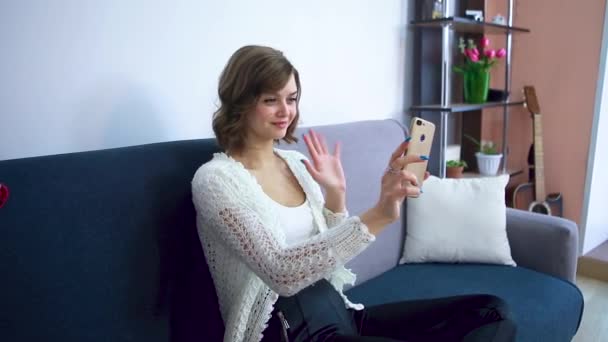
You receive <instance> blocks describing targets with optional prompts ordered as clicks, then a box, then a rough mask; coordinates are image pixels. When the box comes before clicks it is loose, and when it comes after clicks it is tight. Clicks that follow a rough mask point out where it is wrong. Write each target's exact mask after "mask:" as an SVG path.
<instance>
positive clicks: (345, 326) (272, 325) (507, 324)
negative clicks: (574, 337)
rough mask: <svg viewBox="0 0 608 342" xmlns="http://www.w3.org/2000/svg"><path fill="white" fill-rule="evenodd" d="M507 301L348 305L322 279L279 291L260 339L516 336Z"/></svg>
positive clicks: (477, 298)
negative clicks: (287, 293)
mask: <svg viewBox="0 0 608 342" xmlns="http://www.w3.org/2000/svg"><path fill="white" fill-rule="evenodd" d="M515 331H516V328H515V325H514V323H513V321H512V320H511V319H510V318H509V313H508V310H507V308H506V304H505V303H504V302H503V301H502V300H501V299H500V298H498V297H495V296H491V295H467V296H455V297H445V298H437V299H428V300H411V301H401V302H394V303H387V304H382V305H376V306H371V307H366V308H365V309H364V310H362V311H355V310H350V309H346V308H345V306H344V301H343V299H342V298H341V297H340V295H339V294H338V292H337V291H336V290H335V289H334V288H333V286H332V285H331V284H330V283H329V282H327V281H326V280H321V281H319V282H317V283H315V284H313V285H311V286H309V287H307V288H305V289H303V290H302V291H300V292H299V293H297V294H296V295H294V296H291V297H279V300H278V301H277V303H276V304H275V309H274V311H273V313H272V318H271V320H270V322H269V326H268V328H266V330H265V331H264V338H263V340H262V341H264V342H268V341H290V342H299V341H334V342H351V341H352V342H354V341H370V342H372V341H378V342H379V341H484V342H485V341H514V340H515Z"/></svg>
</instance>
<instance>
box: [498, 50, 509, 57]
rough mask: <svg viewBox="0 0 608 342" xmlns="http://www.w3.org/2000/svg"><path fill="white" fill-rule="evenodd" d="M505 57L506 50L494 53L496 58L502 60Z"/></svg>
mask: <svg viewBox="0 0 608 342" xmlns="http://www.w3.org/2000/svg"><path fill="white" fill-rule="evenodd" d="M506 55H507V50H505V49H500V50H498V51H496V58H503V57H504V56H506Z"/></svg>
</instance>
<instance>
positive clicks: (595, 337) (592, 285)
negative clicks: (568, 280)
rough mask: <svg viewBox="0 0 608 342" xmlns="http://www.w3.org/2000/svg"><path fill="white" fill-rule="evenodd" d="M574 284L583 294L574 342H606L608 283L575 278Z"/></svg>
mask: <svg viewBox="0 0 608 342" xmlns="http://www.w3.org/2000/svg"><path fill="white" fill-rule="evenodd" d="M576 283H577V285H578V287H579V288H580V289H581V291H582V292H583V297H584V298H585V309H584V312H583V320H582V322H581V326H580V328H579V330H578V333H577V334H576V336H574V339H573V340H572V341H574V342H605V341H608V282H603V281H600V280H596V279H593V278H589V277H585V276H581V275H579V276H577V277H576Z"/></svg>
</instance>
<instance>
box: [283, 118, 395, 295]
mask: <svg viewBox="0 0 608 342" xmlns="http://www.w3.org/2000/svg"><path fill="white" fill-rule="evenodd" d="M314 129H315V130H316V131H318V132H320V133H321V134H323V135H324V136H325V137H327V140H328V144H329V145H330V149H331V151H332V152H333V148H334V147H333V146H334V143H335V142H336V141H339V142H341V144H342V165H343V167H344V173H345V175H346V181H347V184H346V189H347V193H346V196H347V199H346V203H347V208H348V211H349V213H350V214H351V215H358V214H361V213H363V212H364V211H365V210H367V209H369V208H371V207H372V206H373V205H375V204H376V201H377V200H378V198H379V197H380V179H381V177H382V175H383V173H384V171H385V170H386V168H387V166H388V161H389V158H390V156H391V154H392V153H393V151H394V150H395V148H397V146H398V145H399V144H400V143H401V142H403V140H404V139H405V137H406V135H405V134H406V131H405V130H404V128H403V126H401V124H399V123H398V122H397V121H394V120H373V121H359V122H351V123H345V124H338V125H328V126H319V127H315V128H314ZM305 131H306V128H303V129H301V130H298V136H300V137H301V135H302V133H304V132H305ZM279 147H280V148H286V149H287V148H289V147H288V146H285V144H282V145H280V146H279ZM293 148H294V149H296V150H298V151H300V152H302V153H304V154H305V155H308V151H307V150H306V146H305V144H304V140H302V139H300V141H299V142H298V143H297V144H296V145H295V146H293ZM403 222H405V220H404V217H402V218H401V219H400V220H399V221H397V222H395V223H393V224H392V225H390V226H389V227H387V228H386V229H385V230H384V231H383V232H382V234H380V235H379V236H378V237H377V239H376V242H375V243H373V244H371V245H370V247H369V248H367V249H366V250H364V251H363V253H361V254H359V255H358V256H357V257H356V258H355V259H353V260H352V261H351V262H350V263H348V264H347V267H348V268H351V269H352V270H353V272H354V273H355V274H357V283H356V284H357V285H358V284H361V283H363V282H365V281H367V280H368V279H371V278H374V277H375V276H378V275H380V274H382V273H384V272H385V271H387V270H389V269H391V268H393V267H395V266H396V265H397V263H398V261H399V258H400V256H401V251H402V246H403V241H404V238H405V235H404V234H405V232H404V224H403Z"/></svg>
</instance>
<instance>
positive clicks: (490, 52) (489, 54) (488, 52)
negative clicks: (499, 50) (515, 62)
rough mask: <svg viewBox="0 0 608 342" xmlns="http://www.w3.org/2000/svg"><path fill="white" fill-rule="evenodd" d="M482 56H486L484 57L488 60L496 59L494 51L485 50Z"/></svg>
mask: <svg viewBox="0 0 608 342" xmlns="http://www.w3.org/2000/svg"><path fill="white" fill-rule="evenodd" d="M484 55H486V57H488V58H494V57H496V51H494V50H486V51H485V52H484Z"/></svg>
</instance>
